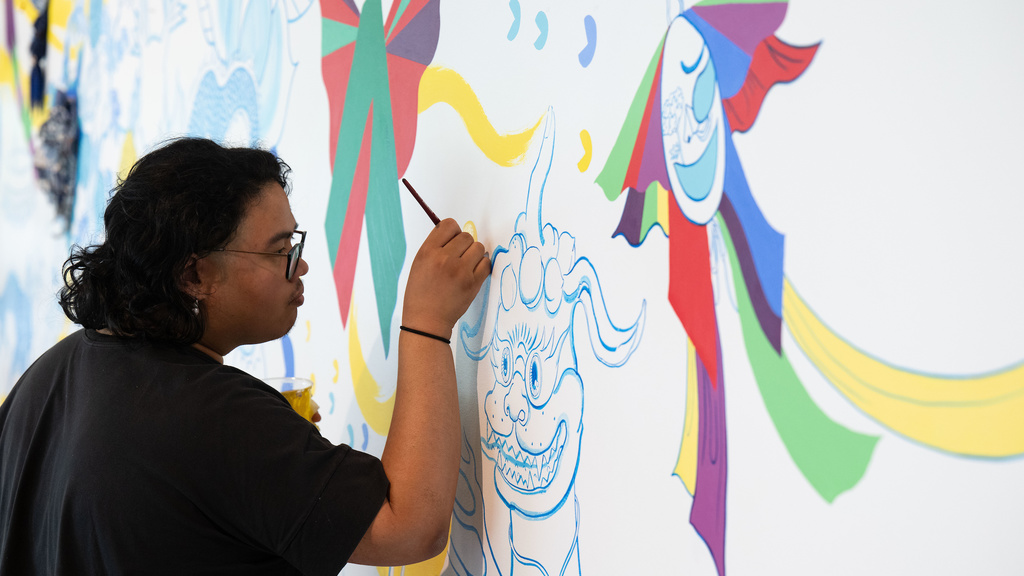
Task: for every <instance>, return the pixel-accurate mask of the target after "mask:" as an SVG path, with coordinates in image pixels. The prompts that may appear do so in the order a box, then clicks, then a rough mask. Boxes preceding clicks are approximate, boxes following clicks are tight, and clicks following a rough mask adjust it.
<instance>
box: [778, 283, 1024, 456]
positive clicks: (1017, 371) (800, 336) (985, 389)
mask: <svg viewBox="0 0 1024 576" xmlns="http://www.w3.org/2000/svg"><path fill="white" fill-rule="evenodd" d="M782 309H783V318H784V319H785V321H786V326H787V327H788V328H789V331H790V333H791V334H792V335H793V338H794V339H795V340H796V342H797V344H798V345H799V346H800V348H801V349H802V350H803V352H804V353H805V354H806V355H807V357H808V358H809V359H810V360H811V362H813V363H814V365H815V366H817V367H818V370H820V371H821V373H822V374H824V375H825V377H826V378H827V379H828V380H829V382H831V383H832V384H833V385H834V386H835V387H836V388H838V389H839V391H840V392H842V393H843V395H844V396H846V397H847V398H849V399H850V401H851V402H853V403H854V404H855V405H857V406H858V407H859V408H860V409H861V410H863V411H864V412H866V413H867V414H868V415H870V416H871V417H872V418H874V419H875V420H877V421H879V422H881V423H882V424H884V425H886V426H888V427H889V428H892V429H893V430H895V431H896V432H899V433H900V434H903V435H905V436H907V437H909V438H912V439H914V440H917V441H918V442H922V443H924V444H927V445H929V446H933V447H935V448H939V449H941V450H946V451H949V452H953V453H957V454H965V455H971V456H988V457H1001V456H1012V455H1017V454H1024V362H1022V363H1020V364H1017V365H1016V366H1012V367H1010V368H1007V369H1005V370H1002V371H999V372H994V373H990V374H981V375H974V376H963V377H957V376H936V375H929V374H921V373H916V372H910V371H908V370H903V369H900V368H897V367H895V366H891V365H889V364H886V363H884V362H881V361H879V360H876V359H874V358H871V357H869V356H868V355H866V354H865V353H863V352H861V351H860V350H858V349H856V348H854V347H853V346H851V345H850V344H848V343H846V342H845V341H843V340H842V339H841V338H840V337H839V336H838V335H837V334H835V333H834V332H832V331H831V330H830V329H829V328H828V327H827V326H825V324H823V323H822V322H821V320H820V319H819V318H818V317H817V316H815V314H814V312H812V311H811V309H810V308H808V307H807V305H806V303H804V301H803V300H801V299H800V296H799V295H798V294H797V293H796V291H795V290H794V289H793V286H792V285H791V284H790V283H789V280H788V279H786V281H785V286H784V289H783V301H782Z"/></svg>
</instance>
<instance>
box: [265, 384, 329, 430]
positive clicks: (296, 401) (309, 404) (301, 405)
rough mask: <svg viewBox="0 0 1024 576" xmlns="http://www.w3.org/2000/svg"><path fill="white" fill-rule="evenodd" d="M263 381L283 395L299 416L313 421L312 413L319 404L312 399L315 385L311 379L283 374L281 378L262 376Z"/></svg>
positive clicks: (314, 412)
mask: <svg viewBox="0 0 1024 576" xmlns="http://www.w3.org/2000/svg"><path fill="white" fill-rule="evenodd" d="M263 381H264V382H266V383H267V384H268V385H269V386H270V387H271V388H273V389H274V390H277V391H278V392H280V393H281V394H282V395H284V397H285V399H287V400H288V403H289V404H291V405H292V409H294V410H295V411H296V412H298V413H299V415H300V416H302V417H303V418H305V419H306V420H309V421H310V422H312V421H313V415H314V414H316V411H317V408H319V406H317V404H316V402H314V401H313V390H314V388H315V386H314V385H313V381H312V380H309V379H308V378H299V377H296V376H285V377H282V378H264V379H263Z"/></svg>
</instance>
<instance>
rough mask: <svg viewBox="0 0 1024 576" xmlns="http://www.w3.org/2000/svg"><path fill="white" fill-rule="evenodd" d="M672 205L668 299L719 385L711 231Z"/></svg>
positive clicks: (670, 213) (709, 372)
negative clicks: (709, 252)
mask: <svg viewBox="0 0 1024 576" xmlns="http://www.w3.org/2000/svg"><path fill="white" fill-rule="evenodd" d="M668 204H669V209H668V211H669V215H668V222H669V224H668V228H669V235H668V260H669V264H668V275H669V278H668V301H669V303H670V304H672V309H673V310H675V311H676V316H678V317H679V320H680V321H681V322H682V323H683V329H685V330H686V335H687V336H689V337H690V340H691V341H693V347H694V348H696V349H697V356H699V357H700V360H701V362H703V364H704V369H705V370H707V373H708V376H709V377H710V378H711V385H712V387H715V388H717V387H718V345H717V342H718V322H717V320H716V318H715V295H714V292H713V290H712V287H711V259H710V257H709V256H708V235H707V230H706V229H705V227H704V226H698V225H696V224H694V223H693V222H690V221H689V220H687V219H686V216H684V215H683V213H682V211H680V210H679V205H678V204H676V203H675V201H669V203H668Z"/></svg>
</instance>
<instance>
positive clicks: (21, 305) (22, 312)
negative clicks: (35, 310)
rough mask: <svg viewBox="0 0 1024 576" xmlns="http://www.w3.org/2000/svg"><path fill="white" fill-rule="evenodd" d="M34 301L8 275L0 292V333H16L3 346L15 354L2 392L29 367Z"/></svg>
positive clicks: (12, 277) (0, 388) (15, 279)
mask: <svg viewBox="0 0 1024 576" xmlns="http://www.w3.org/2000/svg"><path fill="white" fill-rule="evenodd" d="M31 312H32V303H31V302H29V300H28V296H27V295H26V294H25V291H24V290H22V288H21V283H20V282H18V279H17V278H16V277H15V276H14V275H13V274H9V275H8V276H7V281H6V282H5V283H4V289H3V292H0V335H7V334H9V333H13V334H14V342H13V343H10V342H3V347H4V348H6V349H8V350H11V349H12V348H13V350H14V354H13V355H12V357H11V366H10V371H9V373H8V374H6V375H5V378H4V382H3V384H2V387H0V392H2V393H3V394H6V393H7V391H8V390H9V387H10V386H13V385H14V382H15V381H16V380H17V379H18V378H20V377H21V374H22V372H24V371H25V369H26V368H28V363H29V348H30V346H31V345H32V316H31ZM8 323H13V324H14V329H13V330H8V328H7V326H8V325H9V324H8Z"/></svg>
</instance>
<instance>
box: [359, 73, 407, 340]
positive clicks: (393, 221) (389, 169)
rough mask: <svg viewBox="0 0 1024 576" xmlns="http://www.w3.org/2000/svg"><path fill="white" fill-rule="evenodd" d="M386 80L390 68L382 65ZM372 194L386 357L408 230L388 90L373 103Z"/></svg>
mask: <svg viewBox="0 0 1024 576" xmlns="http://www.w3.org/2000/svg"><path fill="white" fill-rule="evenodd" d="M381 70H383V71H384V72H383V74H384V76H385V80H386V79H387V68H385V67H382V68H381ZM369 189H370V193H369V194H368V195H367V197H366V237H367V238H368V239H369V243H370V246H369V247H370V270H371V272H372V274H373V287H374V294H375V295H376V297H377V317H378V318H379V319H380V333H381V336H382V338H383V340H384V356H385V357H387V355H388V349H389V347H390V343H391V318H392V316H393V315H394V313H395V306H396V304H397V303H398V276H399V274H400V273H401V272H402V265H403V264H404V263H405V232H404V231H403V229H402V205H401V202H400V199H399V194H398V192H399V189H398V160H397V158H396V157H395V132H394V124H393V119H392V117H391V99H390V97H389V95H388V94H387V93H386V92H385V94H384V96H383V98H379V99H376V100H375V101H374V105H373V142H372V143H371V152H370V185H369Z"/></svg>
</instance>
